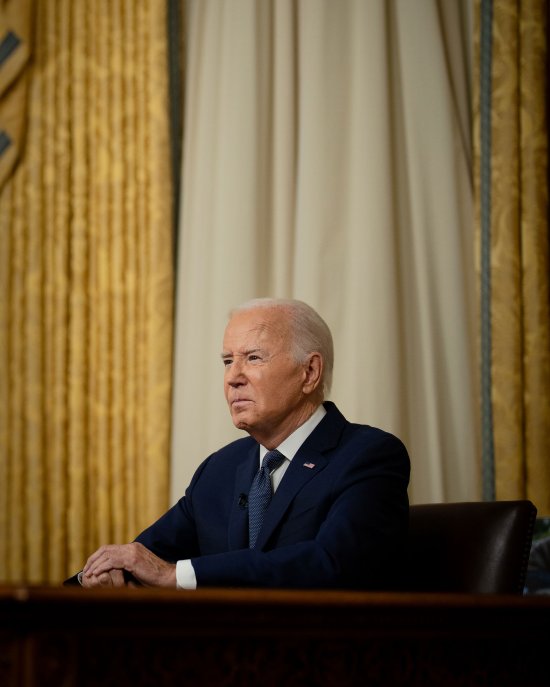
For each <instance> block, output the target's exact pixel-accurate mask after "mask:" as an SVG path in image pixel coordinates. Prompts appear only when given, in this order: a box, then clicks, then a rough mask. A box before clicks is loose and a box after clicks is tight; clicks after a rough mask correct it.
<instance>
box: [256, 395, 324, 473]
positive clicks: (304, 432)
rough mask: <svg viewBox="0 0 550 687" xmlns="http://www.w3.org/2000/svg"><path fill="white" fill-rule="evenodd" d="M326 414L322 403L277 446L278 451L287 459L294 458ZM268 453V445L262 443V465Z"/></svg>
mask: <svg viewBox="0 0 550 687" xmlns="http://www.w3.org/2000/svg"><path fill="white" fill-rule="evenodd" d="M326 414H327V411H326V410H325V407H324V406H323V404H322V403H321V405H320V406H319V407H318V408H317V410H316V411H315V412H314V413H313V415H312V416H311V417H310V418H309V420H306V421H305V422H304V424H303V425H300V426H299V427H298V429H295V430H294V432H292V434H291V435H290V436H288V437H287V438H286V439H285V440H284V441H282V442H281V443H280V444H279V446H277V451H280V452H281V453H282V454H283V455H284V457H285V458H286V459H287V460H292V459H293V458H294V456H295V455H296V454H297V453H298V449H299V448H300V446H301V445H302V444H303V443H304V441H305V440H306V439H307V438H308V436H309V435H310V434H311V433H312V432H313V430H314V429H315V427H317V425H318V424H319V423H320V422H321V420H322V419H323V418H324V417H325V415H326ZM266 453H267V449H266V447H265V446H262V444H260V465H261V464H262V460H263V458H264V456H265V454H266Z"/></svg>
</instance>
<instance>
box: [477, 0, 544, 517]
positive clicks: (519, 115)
mask: <svg viewBox="0 0 550 687" xmlns="http://www.w3.org/2000/svg"><path fill="white" fill-rule="evenodd" d="M476 8H477V12H476V20H477V21H476V37H478V38H479V43H478V45H477V51H476V52H477V54H478V55H479V58H478V59H477V60H476V64H477V63H478V62H480V69H479V71H478V73H479V78H477V79H476V90H475V94H476V101H475V114H476V116H475V122H476V127H475V130H476V137H475V149H476V170H477V172H476V180H479V185H478V188H477V189H476V190H477V193H476V199H477V203H476V209H477V227H478V236H479V238H478V242H479V245H480V247H481V254H480V265H479V267H480V281H481V295H482V313H481V314H482V322H483V327H482V339H481V345H482V351H483V363H484V364H483V368H482V381H483V387H482V388H483V390H484V393H483V466H484V492H485V494H486V495H487V497H493V496H494V497H496V498H499V499H516V498H529V499H531V500H532V501H533V502H534V503H535V505H536V506H537V508H538V510H539V514H540V515H547V516H548V515H550V463H549V449H548V447H549V437H550V302H549V294H550V283H549V279H550V276H549V275H550V255H549V244H548V109H547V95H548V91H547V84H548V24H547V20H548V14H547V12H548V3H546V2H544V0H530V1H529V2H520V0H495V1H494V2H490V3H489V2H486V0H481V1H480V2H478V3H477V5H476ZM478 84H479V85H480V87H479V88H478V87H477V86H478Z"/></svg>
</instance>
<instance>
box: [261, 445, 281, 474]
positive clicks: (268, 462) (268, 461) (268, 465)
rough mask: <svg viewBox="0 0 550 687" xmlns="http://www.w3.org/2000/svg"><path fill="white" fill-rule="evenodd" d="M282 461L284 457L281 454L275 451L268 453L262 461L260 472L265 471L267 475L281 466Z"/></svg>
mask: <svg viewBox="0 0 550 687" xmlns="http://www.w3.org/2000/svg"><path fill="white" fill-rule="evenodd" d="M284 459H285V457H284V456H283V454H282V453H279V451H277V449H275V450H274V451H268V453H266V454H265V456H264V459H263V460H262V470H267V472H268V473H270V472H273V470H276V469H277V468H278V467H279V465H281V464H282V462H283V461H284Z"/></svg>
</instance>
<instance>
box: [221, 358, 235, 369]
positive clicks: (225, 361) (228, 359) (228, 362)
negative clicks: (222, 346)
mask: <svg viewBox="0 0 550 687" xmlns="http://www.w3.org/2000/svg"><path fill="white" fill-rule="evenodd" d="M222 362H223V366H224V367H227V366H228V365H230V364H231V363H232V362H233V360H232V359H231V358H224V359H223V360H222Z"/></svg>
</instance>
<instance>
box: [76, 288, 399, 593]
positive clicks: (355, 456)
mask: <svg viewBox="0 0 550 687" xmlns="http://www.w3.org/2000/svg"><path fill="white" fill-rule="evenodd" d="M222 361H223V365H224V389H225V397H226V399H227V403H228V406H229V410H230V413H231V417H232V420H233V423H234V424H235V426H236V427H238V428H239V429H243V430H245V431H246V432H247V433H248V434H249V436H248V437H245V438H242V439H238V440H237V441H234V442H233V443H231V444H229V445H228V446H225V447H224V448H222V449H220V450H219V451H217V452H216V453H213V454H212V455H211V456H209V457H208V458H207V459H206V460H205V461H204V462H203V463H202V465H201V466H200V467H199V468H198V470H197V472H196V473H195V475H194V477H193V479H192V481H191V484H190V485H189V487H188V489H187V491H186V493H185V496H184V497H183V498H181V499H180V500H179V501H178V503H176V505H175V506H173V508H171V509H170V510H169V511H168V512H167V513H165V515H163V516H162V517H161V518H160V519H159V520H158V521H157V522H155V523H154V524H153V525H151V526H150V527H149V528H148V529H146V530H145V531H144V532H142V533H141V534H140V535H139V536H138V537H137V539H136V540H135V541H134V542H133V543H131V544H125V545H110V546H102V547H101V548H100V549H98V550H97V551H96V552H95V553H94V554H92V555H91V556H90V558H89V559H88V561H87V562H86V565H85V567H84V569H83V572H82V573H81V574H80V581H81V584H82V585H83V586H84V587H93V586H105V585H113V586H122V585H125V584H127V583H130V584H133V583H139V584H143V585H147V586H161V587H179V588H185V589H194V588H195V587H203V586H207V585H216V586H224V585H229V586H252V587H289V588H348V589H360V588H381V587H385V586H389V585H391V584H392V577H393V574H394V573H395V572H396V570H397V569H398V565H399V561H400V558H401V555H402V547H403V544H404V541H405V538H406V530H407V521H408V499H407V485H408V481H409V458H408V455H407V452H406V450H405V447H404V446H403V444H402V443H401V442H400V441H399V440H398V439H397V438H396V437H394V436H392V435H391V434H388V433H386V432H384V431H382V430H380V429H376V428H374V427H369V426H367V425H358V424H352V423H350V422H348V421H347V420H346V419H345V418H344V417H343V416H342V414H341V413H340V412H339V411H338V409H337V408H336V406H335V405H334V404H333V403H330V402H328V401H325V400H324V399H325V394H326V393H327V392H328V390H329V389H330V383H331V376H332V365H333V348H332V337H331V334H330V331H329V329H328V327H327V325H326V324H325V322H324V321H323V320H322V319H321V317H320V316H319V315H318V314H317V313H316V312H315V311H314V310H313V309H312V308H310V307H309V306H308V305H306V304H305V303H302V302H300V301H294V300H274V299H258V300H254V301H250V302H248V303H245V304H244V305H242V306H240V307H239V308H237V309H236V310H234V311H233V312H232V314H231V317H230V320H229V323H228V325H227V327H226V330H225V335H224V341H223V352H222Z"/></svg>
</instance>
